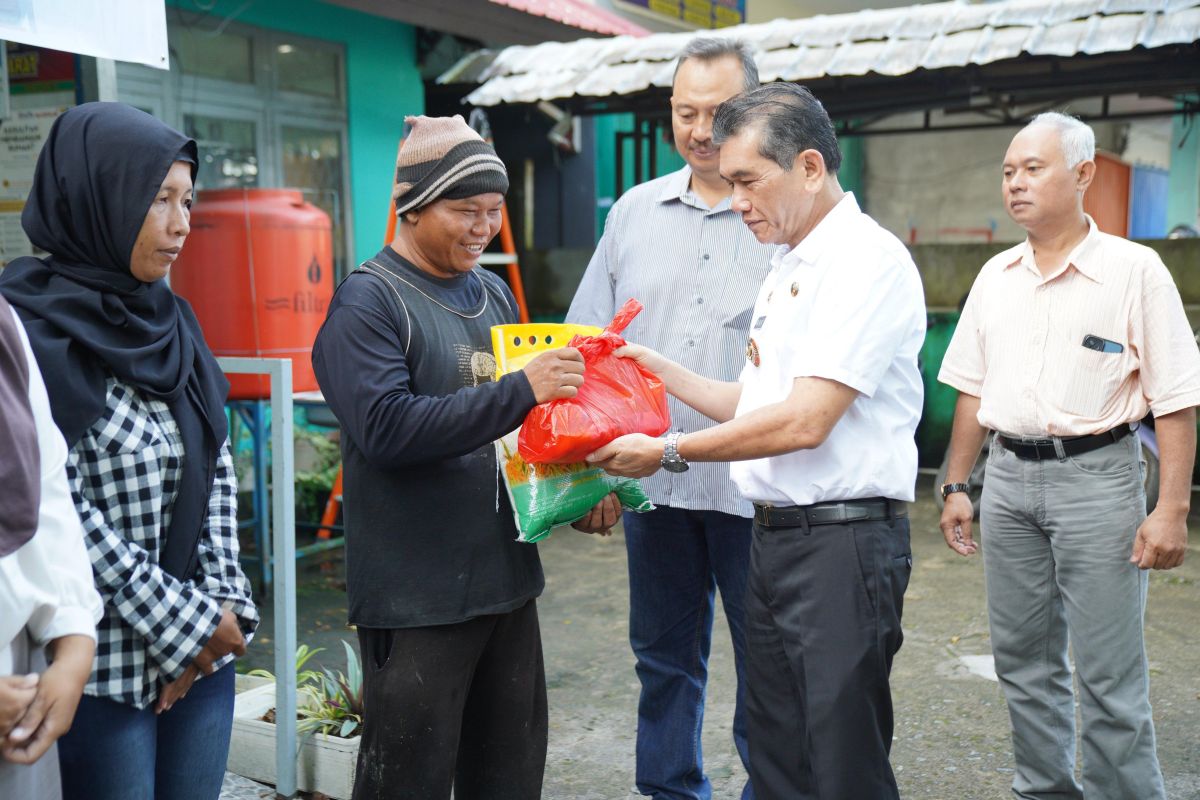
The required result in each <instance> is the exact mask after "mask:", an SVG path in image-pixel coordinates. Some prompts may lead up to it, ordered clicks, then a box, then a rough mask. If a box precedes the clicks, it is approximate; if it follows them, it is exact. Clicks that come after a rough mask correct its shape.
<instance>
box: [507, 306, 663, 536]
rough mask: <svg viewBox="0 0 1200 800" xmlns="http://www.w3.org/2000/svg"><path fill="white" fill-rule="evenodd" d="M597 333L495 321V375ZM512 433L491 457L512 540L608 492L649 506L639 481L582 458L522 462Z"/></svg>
mask: <svg viewBox="0 0 1200 800" xmlns="http://www.w3.org/2000/svg"><path fill="white" fill-rule="evenodd" d="M599 332H600V329H599V328H595V327H592V326H590V325H556V324H551V323H532V324H525V325H496V326H494V327H493V328H492V351H493V353H494V355H495V356H496V373H497V377H499V376H500V375H504V374H506V373H508V372H514V371H516V370H519V369H521V368H522V367H524V366H525V364H527V363H528V362H529V360H530V359H532V358H533V357H534V356H536V355H537V354H538V353H541V352H543V351H545V350H553V349H555V348H558V347H563V346H565V345H566V343H567V342H569V341H570V340H571V337H572V336H574V335H575V334H580V335H583V336H593V335H595V334H597V333H599ZM517 433H518V431H512V432H511V433H509V434H508V435H506V436H504V437H502V438H501V439H499V440H497V441H496V462H497V464H498V465H499V469H500V475H501V477H502V479H503V480H504V486H505V489H506V490H507V491H508V499H509V501H510V502H511V503H512V508H513V516H514V517H515V519H516V523H517V531H518V532H519V535H518V536H517V541H521V542H536V541H538V540H540V539H544V538H546V537H547V536H549V535H550V532H551V530H553V528H555V527H556V526H558V525H567V524H569V523H572V522H575V521H576V520H579V519H582V518H583V517H585V516H586V515H587V513H588V512H589V511H591V510H592V508H593V507H594V506H595V505H596V504H597V503H599V502H600V501H601V500H603V499H604V497H605V496H606V495H608V494H610V493H615V494H616V496H617V499H618V500H620V501H621V505H622V506H623V507H624V508H628V509H631V510H633V511H639V512H640V511H650V510H651V509H653V508H654V505H653V504H652V503H651V502H650V498H648V497H647V496H646V493H645V491H644V490H643V489H642V485H641V483H639V482H638V481H637V480H635V479H633V478H617V477H614V476H612V475H609V474H608V473H606V472H605V471H604V470H602V469H600V468H598V467H593V466H591V465H590V464H587V463H578V464H528V463H526V462H525V459H523V458H521V454H520V453H519V452H517Z"/></svg>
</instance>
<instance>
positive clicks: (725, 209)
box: [567, 39, 774, 800]
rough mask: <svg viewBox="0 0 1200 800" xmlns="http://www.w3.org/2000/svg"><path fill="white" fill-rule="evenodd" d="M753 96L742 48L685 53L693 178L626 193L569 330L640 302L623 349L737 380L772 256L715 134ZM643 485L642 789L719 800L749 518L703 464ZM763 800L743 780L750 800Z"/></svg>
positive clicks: (700, 42)
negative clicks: (718, 651)
mask: <svg viewBox="0 0 1200 800" xmlns="http://www.w3.org/2000/svg"><path fill="white" fill-rule="evenodd" d="M757 86H758V70H757V68H756V67H755V64H754V60H753V58H752V57H751V55H750V53H749V51H748V50H747V49H746V48H745V46H744V45H741V44H740V43H737V42H733V41H731V40H722V39H694V40H692V42H691V43H689V44H688V46H687V47H686V48H685V49H684V51H683V52H682V53H681V54H680V57H679V64H678V66H677V67H676V72H675V80H674V85H673V87H672V97H671V122H672V128H673V131H674V136H675V146H676V148H678V150H679V153H680V155H682V156H683V158H684V160H686V161H687V166H686V167H684V168H683V169H681V170H679V171H678V172H675V173H672V174H670V175H666V176H664V177H661V178H657V179H655V180H651V181H648V182H646V183H644V184H641V185H640V186H637V187H635V188H633V189H631V190H630V191H629V192H627V193H626V194H625V195H623V196H622V197H621V199H620V200H618V201H617V203H616V204H615V205H614V206H613V207H612V210H611V211H610V212H609V215H608V221H607V223H606V225H605V229H604V236H603V238H601V240H600V244H599V245H598V246H597V248H596V253H595V255H594V256H593V257H592V261H591V263H590V264H589V265H588V268H587V272H586V273H585V274H584V277H583V282H582V283H581V284H580V286H579V290H578V291H577V292H576V294H575V299H574V301H573V302H572V303H571V308H570V311H569V312H568V313H567V321H568V322H577V323H587V324H593V325H604V324H606V323H608V321H609V320H611V319H612V316H613V313H614V312H615V309H616V308H617V307H618V306H620V305H621V304H622V303H624V302H625V300H627V299H628V298H630V297H636V298H637V299H638V300H640V301H641V302H642V303H643V304H644V305H645V307H646V310H645V311H644V312H643V313H641V314H640V315H638V317H637V318H635V319H634V320H633V323H632V324H631V325H630V326H629V328H627V329H626V331H625V338H627V339H628V340H629V341H631V342H637V343H639V344H644V345H646V346H648V347H651V348H653V349H654V350H656V351H658V352H659V353H662V354H664V355H666V356H667V357H669V358H671V359H672V360H675V361H677V362H678V363H680V364H684V365H686V366H687V367H688V368H689V369H692V370H693V371H695V372H697V373H700V374H702V375H707V376H711V377H713V378H717V379H720V380H726V381H733V380H736V379H737V376H738V373H739V372H740V371H741V368H742V364H743V363H744V361H745V355H744V348H745V342H746V335H747V331H748V330H749V327H750V315H751V313H752V312H753V307H754V300H755V297H756V295H757V292H758V288H759V287H760V286H761V285H762V283H763V280H764V279H765V278H766V275H767V272H768V270H769V269H770V259H771V253H772V251H773V249H774V248H771V247H768V246H765V245H762V244H759V243H758V241H757V240H756V239H755V237H754V234H753V233H751V232H750V230H749V229H748V228H747V227H746V226H745V225H744V224H743V223H742V219H741V215H740V214H738V213H736V212H734V211H733V210H732V209H731V208H730V199H729V198H730V188H729V185H728V184H727V183H726V182H725V181H724V180H723V179H722V178H721V176H720V174H719V172H718V168H719V165H720V158H719V155H720V153H719V150H718V149H717V147H716V145H714V144H713V142H712V135H711V127H712V118H713V112H714V111H715V110H716V107H717V106H718V105H720V103H722V102H723V101H725V100H727V99H728V98H730V97H732V96H734V95H736V94H739V93H741V92H743V91H748V90H752V89H754V88H757ZM669 402H670V407H671V425H672V430H675V431H681V432H684V433H689V432H692V431H696V430H700V429H702V428H704V427H707V425H708V421H707V419H706V418H705V417H703V416H702V415H701V414H700V413H699V412H697V411H695V410H693V409H692V408H690V407H688V406H686V405H684V404H683V403H681V402H679V401H678V400H676V399H675V398H673V397H672V398H670V400H669ZM644 483H645V487H646V491H647V493H648V494H649V495H650V499H651V500H652V501H653V502H654V504H655V505H656V506H657V509H656V510H654V511H652V512H650V513H648V514H626V515H625V517H624V523H625V543H626V547H627V550H628V555H629V602H630V614H629V618H630V619H629V637H630V643H631V644H632V646H633V651H634V654H635V656H636V657H637V674H638V678H639V680H640V681H641V684H642V693H641V698H640V700H639V702H638V734H637V788H638V790H639V791H640V792H642V793H643V794H646V795H649V796H651V797H655V798H661V799H663V800H685V798H686V799H687V800H708V799H709V798H710V797H711V796H712V786H711V784H710V783H709V780H708V778H707V776H705V774H704V767H703V763H702V759H701V750H700V731H701V723H702V721H703V717H704V696H705V683H706V680H707V675H708V653H709V646H710V644H711V641H712V623H713V596H714V589H715V588H719V589H720V590H721V600H722V603H723V605H724V608H725V617H726V619H727V620H728V622H729V630H730V634H731V637H732V639H733V649H734V656H735V664H736V669H737V676H738V691H737V699H736V702H737V706H736V709H735V713H734V721H733V738H734V742H735V744H736V746H737V749H738V753H739V754H740V755H741V758H742V763H743V764H744V765H746V766H747V769H749V763H748V757H747V751H746V722H745V714H744V711H743V704H742V697H743V689H742V678H743V674H744V673H743V661H744V655H745V635H744V630H743V623H742V619H743V610H742V609H743V605H742V599H743V596H744V595H745V593H746V579H747V574H748V571H749V563H750V540H751V517H752V514H753V511H752V509H751V506H750V504H749V503H748V502H746V501H745V500H744V499H742V497H741V495H740V494H739V493H738V490H737V487H736V486H734V484H733V482H732V481H730V479H729V469H728V466H727V465H725V464H718V463H703V464H694V465H692V468H691V470H690V471H689V472H685V473H680V474H674V473H669V472H660V473H658V474H657V475H654V476H653V477H650V478H647V479H646V480H645V482H644ZM753 797H754V791H753V789H752V787H751V786H750V783H749V781H747V783H746V786H745V789H744V790H743V792H742V798H743V800H750V798H753Z"/></svg>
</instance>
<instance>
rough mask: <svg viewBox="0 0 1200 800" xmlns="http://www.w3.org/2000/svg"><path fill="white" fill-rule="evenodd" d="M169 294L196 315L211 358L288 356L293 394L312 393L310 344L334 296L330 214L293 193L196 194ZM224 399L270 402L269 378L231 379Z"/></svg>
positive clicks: (221, 191)
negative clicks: (184, 300) (187, 304)
mask: <svg viewBox="0 0 1200 800" xmlns="http://www.w3.org/2000/svg"><path fill="white" fill-rule="evenodd" d="M191 225H192V233H191V235H190V236H188V238H187V242H186V243H185V244H184V247H183V251H182V252H181V253H180V254H179V258H178V259H177V260H176V261H175V265H174V266H173V267H172V268H171V288H172V289H173V290H174V291H175V292H176V294H179V295H180V296H182V297H185V298H187V300H188V302H190V303H191V304H192V308H194V309H195V311H196V317H197V318H198V319H199V320H200V327H201V328H202V329H203V330H204V338H205V339H206V340H207V341H208V346H209V347H211V348H212V351H213V353H214V354H215V355H217V356H242V357H262V358H284V357H286V358H290V359H292V388H293V391H297V392H305V391H311V390H314V389H316V388H317V379H316V376H315V375H313V369H312V361H311V353H312V345H313V340H314V339H315V338H316V336H317V331H318V330H319V329H320V327H321V323H322V322H324V321H325V311H326V309H328V308H329V301H330V300H331V299H332V298H333V231H332V226H331V225H330V221H329V215H328V214H326V213H325V212H324V211H322V210H321V209H319V208H317V207H316V206H314V205H312V204H310V203H306V202H304V198H303V196H302V195H301V194H300V192H299V191H296V190H294V189H216V190H211V191H204V192H199V193H198V196H197V198H196V205H195V207H194V208H193V210H192V221H191ZM229 381H230V383H231V384H232V387H231V388H230V392H229V399H231V400H253V399H260V398H265V397H268V396H269V395H270V379H269V378H267V377H266V376H258V375H230V376H229Z"/></svg>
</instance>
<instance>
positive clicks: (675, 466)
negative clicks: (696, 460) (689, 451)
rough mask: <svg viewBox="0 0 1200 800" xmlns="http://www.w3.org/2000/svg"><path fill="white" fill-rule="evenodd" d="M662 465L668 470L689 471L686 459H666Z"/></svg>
mask: <svg viewBox="0 0 1200 800" xmlns="http://www.w3.org/2000/svg"><path fill="white" fill-rule="evenodd" d="M662 467H663V469H665V470H666V471H667V472H687V469H688V465H687V462H686V461H665V462H663V465H662Z"/></svg>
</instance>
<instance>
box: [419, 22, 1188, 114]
mask: <svg viewBox="0 0 1200 800" xmlns="http://www.w3.org/2000/svg"><path fill="white" fill-rule="evenodd" d="M714 35H715V36H722V37H730V38H737V39H740V40H742V41H745V42H747V43H748V44H749V45H751V47H753V48H754V49H755V51H756V57H757V61H758V66H759V73H760V77H761V78H762V80H763V81H764V82H769V81H775V80H783V81H794V82H801V83H804V84H806V85H808V86H809V87H810V88H812V90H813V91H814V92H815V93H816V94H817V95H818V96H819V97H821V99H822V101H823V102H824V103H825V105H826V107H827V108H828V109H829V112H830V114H831V115H833V116H834V117H835V118H840V119H848V118H856V119H872V118H878V117H885V116H887V115H890V114H895V113H897V112H899V111H913V110H944V109H954V110H957V111H970V112H975V113H995V114H996V115H998V116H1004V117H1007V116H1009V115H1010V112H1011V110H1012V109H1014V108H1015V107H1016V106H1018V105H1021V104H1035V103H1045V104H1052V103H1054V102H1061V101H1062V100H1064V99H1072V98H1078V97H1093V96H1101V95H1109V94H1119V93H1133V94H1141V95H1144V96H1147V95H1150V96H1163V97H1171V96H1173V95H1177V94H1183V93H1188V92H1196V91H1198V90H1200V0H1051V1H1050V2H1047V1H1046V0H1000V2H990V3H980V4H971V3H966V2H942V3H931V4H928V5H916V6H909V7H905V8H890V9H882V10H865V11H858V12H854V13H848V14H832V15H822V16H816V17H811V18H807V19H794V20H790V19H789V20H784V19H780V20H775V21H773V22H768V23H760V24H754V25H738V26H734V27H730V28H724V29H721V30H720V31H719V32H714V31H703V32H685V33H661V34H652V35H649V36H645V37H642V38H636V39H635V38H632V37H627V36H618V37H615V38H610V39H581V40H579V41H575V42H569V43H560V42H547V43H543V44H539V45H536V46H532V47H507V48H504V49H502V50H499V51H498V52H495V53H492V54H490V55H488V56H486V57H484V56H480V55H474V56H473V57H472V60H471V64H470V69H462V68H457V69H452V70H450V71H449V72H447V73H446V75H444V76H443V78H441V79H439V80H440V81H443V82H448V81H451V80H455V81H462V80H464V79H466V78H467V76H470V77H476V80H477V81H478V82H479V83H481V84H482V85H479V86H478V87H477V88H475V89H474V91H471V92H470V93H469V94H468V95H467V97H466V99H465V101H464V102H466V103H469V104H471V105H475V106H495V105H501V104H522V103H537V102H540V101H551V102H554V103H556V104H557V105H560V106H563V107H565V108H568V109H570V110H571V111H573V112H575V113H585V114H586V113H600V112H606V111H645V112H647V113H652V114H665V110H666V104H665V100H666V96H667V94H668V93H669V91H670V85H671V79H672V75H673V72H674V63H675V59H676V57H677V56H678V54H679V52H680V51H681V50H682V48H683V47H684V45H685V44H686V43H687V42H688V41H689V40H690V39H692V38H693V37H696V36H714ZM464 66H465V65H464Z"/></svg>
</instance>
